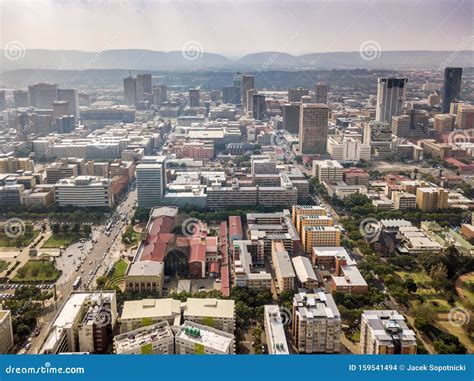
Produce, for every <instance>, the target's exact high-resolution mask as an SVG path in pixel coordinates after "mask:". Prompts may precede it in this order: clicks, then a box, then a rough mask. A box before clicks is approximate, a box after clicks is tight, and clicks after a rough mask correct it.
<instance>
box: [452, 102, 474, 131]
mask: <svg viewBox="0 0 474 381" xmlns="http://www.w3.org/2000/svg"><path fill="white" fill-rule="evenodd" d="M456 125H457V128H459V129H462V130H471V129H473V128H474V106H472V105H468V104H465V103H461V104H460V105H459V106H458V113H457V116H456Z"/></svg>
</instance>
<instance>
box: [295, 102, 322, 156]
mask: <svg viewBox="0 0 474 381" xmlns="http://www.w3.org/2000/svg"><path fill="white" fill-rule="evenodd" d="M328 115H329V108H328V106H326V105H325V104H322V103H303V104H302V105H301V106H300V129H299V141H300V142H299V149H300V154H302V155H303V154H325V153H326V149H327V140H328Z"/></svg>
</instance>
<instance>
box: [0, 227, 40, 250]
mask: <svg viewBox="0 0 474 381" xmlns="http://www.w3.org/2000/svg"><path fill="white" fill-rule="evenodd" d="M38 234H39V230H27V231H25V233H24V234H22V235H21V236H19V237H17V238H10V237H8V236H6V235H5V233H4V231H3V229H1V231H0V247H26V246H28V245H29V244H30V243H31V242H33V240H34V239H35V238H36V236H37V235H38Z"/></svg>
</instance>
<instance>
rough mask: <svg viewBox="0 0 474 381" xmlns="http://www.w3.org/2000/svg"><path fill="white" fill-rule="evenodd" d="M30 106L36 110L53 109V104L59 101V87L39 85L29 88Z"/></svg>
mask: <svg viewBox="0 0 474 381" xmlns="http://www.w3.org/2000/svg"><path fill="white" fill-rule="evenodd" d="M28 95H29V98H30V105H31V106H33V107H36V108H46V109H52V108H53V102H54V101H55V100H57V99H58V85H56V84H48V83H38V84H36V85H31V86H28Z"/></svg>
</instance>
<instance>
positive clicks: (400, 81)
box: [375, 77, 408, 123]
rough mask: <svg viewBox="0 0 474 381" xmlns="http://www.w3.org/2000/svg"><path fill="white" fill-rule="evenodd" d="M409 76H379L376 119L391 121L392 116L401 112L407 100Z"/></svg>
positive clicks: (378, 120)
mask: <svg viewBox="0 0 474 381" xmlns="http://www.w3.org/2000/svg"><path fill="white" fill-rule="evenodd" d="M407 82H408V79H407V78H393V77H390V78H379V79H378V86H377V106H376V109H375V120H376V121H377V122H388V123H391V121H392V116H397V115H400V114H401V110H402V107H403V101H404V100H405V92H406V84H407Z"/></svg>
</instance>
